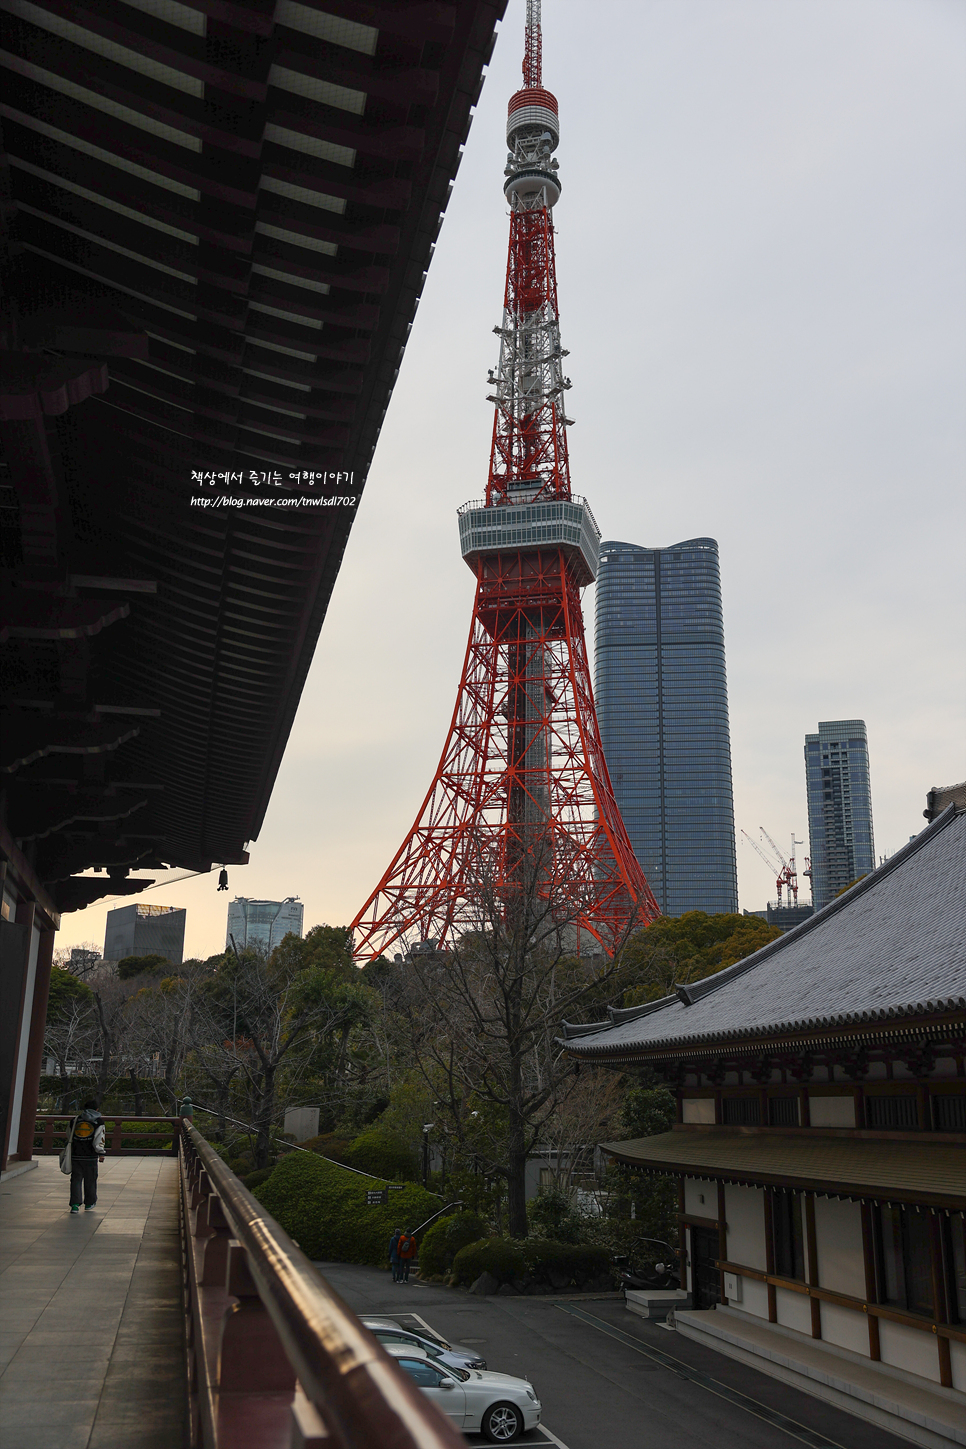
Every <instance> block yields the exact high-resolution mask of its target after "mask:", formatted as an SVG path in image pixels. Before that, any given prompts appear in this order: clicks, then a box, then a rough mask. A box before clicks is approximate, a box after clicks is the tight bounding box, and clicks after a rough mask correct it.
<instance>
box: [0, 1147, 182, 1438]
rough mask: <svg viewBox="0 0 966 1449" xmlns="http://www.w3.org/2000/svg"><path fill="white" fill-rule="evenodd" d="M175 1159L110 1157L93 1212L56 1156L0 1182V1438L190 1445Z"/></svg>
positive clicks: (104, 1166)
mask: <svg viewBox="0 0 966 1449" xmlns="http://www.w3.org/2000/svg"><path fill="white" fill-rule="evenodd" d="M177 1194H178V1165H177V1163H176V1162H175V1160H174V1159H173V1158H169V1157H114V1158H110V1157H109V1158H108V1160H107V1162H106V1163H105V1164H104V1165H103V1166H102V1168H101V1170H100V1183H99V1185H98V1204H97V1207H96V1208H95V1209H94V1210H93V1211H92V1212H84V1211H83V1210H81V1212H80V1213H79V1214H71V1213H69V1212H68V1211H67V1197H68V1182H67V1178H65V1177H64V1176H63V1175H62V1173H61V1172H60V1169H59V1166H58V1163H57V1159H56V1157H41V1158H40V1159H39V1162H38V1166H37V1167H36V1168H35V1169H34V1170H32V1171H30V1172H25V1173H23V1174H21V1175H20V1176H18V1177H13V1178H9V1179H8V1180H7V1181H6V1182H4V1183H3V1185H2V1188H0V1298H2V1309H0V1443H2V1444H3V1445H5V1446H6V1445H9V1446H10V1449H180V1446H181V1445H182V1444H183V1443H185V1442H186V1440H185V1435H184V1425H185V1408H184V1405H185V1370H184V1348H183V1331H182V1316H181V1280H180V1271H181V1262H180V1247H179V1240H178V1197H177Z"/></svg>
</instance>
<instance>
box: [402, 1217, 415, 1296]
mask: <svg viewBox="0 0 966 1449" xmlns="http://www.w3.org/2000/svg"><path fill="white" fill-rule="evenodd" d="M398 1252H399V1281H400V1282H401V1283H408V1282H409V1268H410V1265H411V1263H412V1261H413V1259H414V1258H415V1256H416V1239H415V1238H414V1237H413V1230H412V1228H407V1229H406V1231H405V1232H404V1233H403V1235H402V1237H401V1238H400V1239H399V1248H398Z"/></svg>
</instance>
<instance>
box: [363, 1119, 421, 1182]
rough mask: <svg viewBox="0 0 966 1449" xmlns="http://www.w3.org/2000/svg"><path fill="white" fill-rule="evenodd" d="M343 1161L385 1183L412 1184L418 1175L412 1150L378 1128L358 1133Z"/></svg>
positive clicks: (400, 1140)
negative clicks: (380, 1178)
mask: <svg viewBox="0 0 966 1449" xmlns="http://www.w3.org/2000/svg"><path fill="white" fill-rule="evenodd" d="M345 1161H346V1162H347V1163H348V1165H349V1166H350V1167H355V1168H358V1169H359V1171H360V1172H370V1173H372V1176H373V1177H382V1178H385V1179H386V1181H387V1182H412V1181H414V1180H415V1178H416V1177H417V1175H418V1171H419V1169H418V1166H417V1163H416V1155H415V1153H414V1152H413V1151H412V1149H411V1148H410V1147H408V1146H407V1145H406V1143H405V1142H403V1141H402V1139H401V1138H399V1137H395V1136H393V1135H392V1133H390V1132H385V1131H381V1130H380V1129H379V1128H374V1129H372V1130H370V1131H369V1132H362V1133H360V1134H359V1136H358V1137H357V1138H356V1139H355V1141H354V1142H353V1143H351V1145H350V1146H349V1147H348V1148H347V1149H346V1154H345Z"/></svg>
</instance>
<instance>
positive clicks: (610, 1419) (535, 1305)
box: [319, 1263, 909, 1449]
mask: <svg viewBox="0 0 966 1449" xmlns="http://www.w3.org/2000/svg"><path fill="white" fill-rule="evenodd" d="M319 1267H320V1268H321V1271H322V1272H323V1273H324V1275H325V1277H326V1278H327V1280H328V1281H329V1283H330V1284H331V1285H332V1287H333V1288H335V1290H336V1291H337V1292H338V1293H340V1294H341V1295H342V1297H343V1298H344V1299H345V1301H346V1303H347V1304H348V1305H349V1307H350V1308H351V1309H352V1310H353V1311H354V1312H355V1313H358V1314H360V1315H362V1314H379V1315H380V1316H386V1315H389V1316H392V1317H395V1318H398V1319H399V1321H400V1323H402V1324H404V1325H406V1324H407V1323H408V1326H410V1327H416V1326H417V1324H422V1325H423V1326H424V1327H429V1328H431V1329H433V1330H435V1331H436V1332H437V1333H440V1334H442V1336H443V1337H444V1338H450V1339H453V1340H455V1341H458V1342H459V1343H465V1344H467V1345H468V1346H469V1347H471V1348H475V1349H479V1351H480V1353H481V1354H482V1355H483V1357H484V1358H485V1359H486V1360H487V1364H488V1366H489V1367H490V1368H491V1369H497V1370H498V1371H500V1372H502V1373H510V1374H519V1375H521V1376H525V1377H526V1378H528V1379H529V1380H530V1382H531V1383H532V1384H533V1386H534V1388H535V1389H536V1391H537V1393H538V1394H539V1396H540V1399H541V1401H542V1403H543V1416H544V1419H545V1421H546V1423H545V1426H543V1427H542V1428H541V1429H537V1430H534V1431H532V1432H531V1433H529V1434H526V1435H524V1437H523V1439H522V1440H521V1441H520V1443H521V1444H531V1445H537V1444H546V1443H553V1444H556V1445H558V1446H560V1449H668V1446H671V1445H673V1446H674V1449H708V1446H709V1445H713V1449H796V1446H798V1445H801V1444H807V1445H809V1446H810V1449H909V1441H908V1440H906V1439H899V1438H897V1437H896V1436H895V1435H892V1434H889V1433H887V1432H886V1431H885V1430H883V1429H880V1428H877V1427H876V1426H875V1425H873V1424H868V1423H866V1422H865V1420H863V1419H857V1418H855V1417H853V1415H851V1414H846V1413H844V1412H843V1411H842V1410H840V1409H836V1408H834V1407H833V1406H832V1405H830V1404H825V1403H823V1402H822V1400H821V1399H816V1398H813V1397H812V1396H811V1395H809V1394H803V1393H801V1392H799V1391H798V1390H797V1389H794V1388H791V1387H789V1386H788V1385H787V1384H784V1383H781V1382H780V1381H779V1380H777V1379H773V1378H770V1377H769V1376H768V1375H767V1374H762V1373H758V1372H757V1371H756V1370H755V1369H751V1368H747V1367H745V1365H743V1364H739V1363H736V1362H735V1361H734V1360H733V1359H729V1358H726V1357H725V1356H724V1355H723V1354H719V1353H715V1352H714V1351H713V1350H711V1349H706V1348H704V1347H703V1346H702V1345H701V1344H697V1343H692V1342H691V1340H690V1339H686V1338H684V1337H682V1336H681V1335H680V1334H677V1333H669V1332H668V1331H667V1330H666V1329H662V1328H659V1327H658V1326H657V1325H655V1324H651V1323H647V1322H646V1321H645V1320H643V1319H641V1318H638V1317H636V1316H635V1315H634V1314H632V1313H628V1312H627V1310H626V1308H625V1307H624V1304H623V1302H622V1301H621V1300H619V1299H614V1298H610V1299H595V1300H588V1301H582V1302H580V1303H575V1302H573V1301H569V1302H568V1301H564V1300H563V1299H560V1298H557V1299H555V1298H471V1297H470V1296H469V1295H468V1294H466V1293H461V1292H458V1291H456V1290H455V1289H451V1288H440V1287H434V1286H431V1285H428V1284H426V1285H423V1284H420V1283H418V1282H417V1281H415V1280H413V1281H412V1282H410V1283H408V1284H394V1283H393V1282H392V1279H391V1278H390V1276H389V1274H388V1273H387V1272H383V1271H381V1270H380V1269H378V1268H362V1267H357V1266H355V1265H352V1264H346V1263H322V1264H320V1265H319ZM469 1437H470V1439H471V1441H472V1440H475V1441H476V1442H477V1443H480V1442H482V1441H480V1439H479V1436H476V1435H471V1436H469Z"/></svg>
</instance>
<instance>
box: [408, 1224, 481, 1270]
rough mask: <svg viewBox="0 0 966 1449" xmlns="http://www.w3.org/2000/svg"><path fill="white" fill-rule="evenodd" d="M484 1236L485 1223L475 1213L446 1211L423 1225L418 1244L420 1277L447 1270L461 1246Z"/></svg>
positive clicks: (465, 1245) (475, 1241)
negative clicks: (436, 1218)
mask: <svg viewBox="0 0 966 1449" xmlns="http://www.w3.org/2000/svg"><path fill="white" fill-rule="evenodd" d="M485 1237H486V1223H485V1222H484V1221H483V1219H482V1218H481V1217H480V1215H479V1213H450V1215H449V1216H448V1217H445V1218H439V1219H438V1220H437V1221H436V1222H435V1223H433V1226H432V1227H431V1228H427V1229H426V1232H425V1234H424V1236H423V1240H422V1242H421V1243H420V1245H419V1273H420V1277H422V1278H428V1277H430V1276H432V1277H440V1276H442V1275H443V1274H444V1273H448V1272H449V1270H450V1269H451V1268H452V1266H453V1259H454V1258H455V1257H456V1254H457V1253H458V1252H459V1251H460V1249H461V1248H465V1247H467V1246H468V1245H469V1244H470V1243H478V1242H479V1241H480V1239H481V1238H485Z"/></svg>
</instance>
